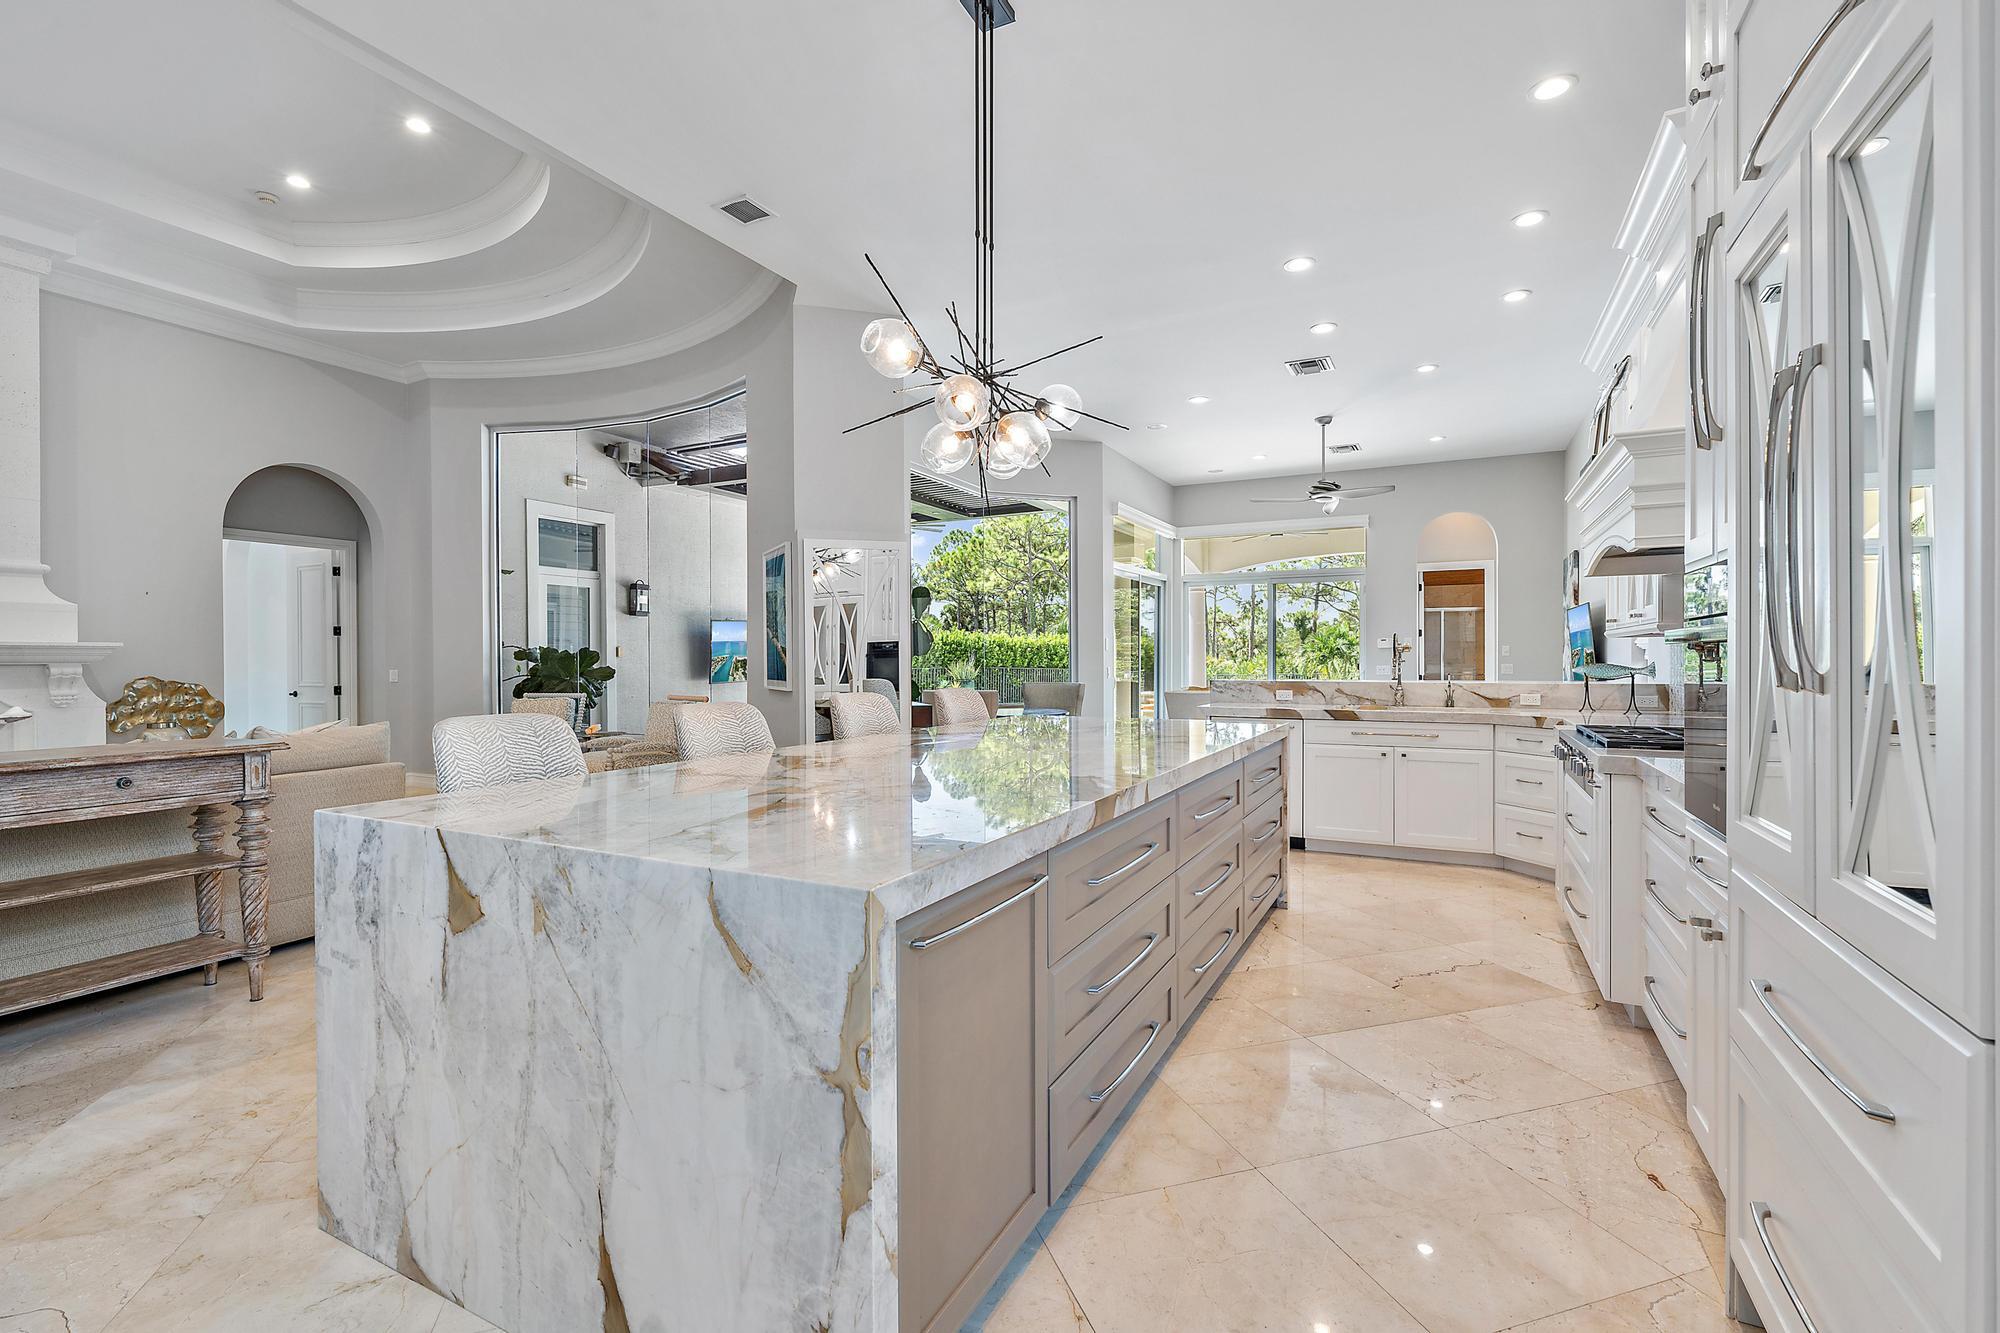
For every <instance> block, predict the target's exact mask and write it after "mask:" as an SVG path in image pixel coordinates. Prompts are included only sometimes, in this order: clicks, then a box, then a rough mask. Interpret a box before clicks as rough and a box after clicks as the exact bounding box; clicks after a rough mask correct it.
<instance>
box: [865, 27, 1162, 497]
mask: <svg viewBox="0 0 2000 1333" xmlns="http://www.w3.org/2000/svg"><path fill="white" fill-rule="evenodd" d="M960 3H961V5H962V6H963V7H964V9H965V11H966V13H967V14H968V15H970V16H971V18H972V31H973V37H972V42H973V77H972V102H973V108H974V110H973V128H972V143H973V150H972V152H973V171H972V209H973V225H972V235H973V259H974V269H975V281H974V286H973V295H972V319H971V328H970V330H968V329H967V327H966V325H965V324H964V323H962V322H960V320H959V317H958V306H957V304H956V303H953V304H952V305H951V306H949V307H947V308H946V311H945V313H946V316H947V317H948V318H949V319H950V321H951V329H952V335H953V337H952V346H953V350H952V351H950V352H944V351H941V350H940V348H941V347H942V346H943V345H942V344H936V345H933V344H931V343H928V342H926V341H925V340H924V338H923V336H922V335H921V334H919V333H918V332H917V327H916V322H915V321H914V320H912V319H911V318H910V314H909V312H908V311H907V310H905V309H904V308H903V303H902V301H901V300H900V299H898V297H897V296H896V292H895V289H894V288H892V287H890V286H889V280H888V279H887V278H885V277H883V276H882V270H881V269H880V268H877V267H876V264H875V260H874V258H873V257H872V256H868V255H863V256H862V258H864V259H866V260H867V261H868V267H869V268H870V269H871V270H873V271H874V274H875V277H876V279H877V280H878V281H880V282H881V284H882V290H883V291H884V292H887V293H888V296H889V303H890V304H891V305H893V306H895V307H896V314H897V316H899V318H895V319H889V318H883V319H877V320H871V321H870V322H869V324H868V327H866V328H865V329H863V330H862V331H861V354H862V355H863V356H864V357H866V358H867V359H868V364H869V366H870V367H872V368H873V369H874V370H875V371H876V372H877V373H879V374H882V375H885V376H887V377H888V378H890V379H892V380H906V379H908V378H909V377H910V376H912V375H919V374H921V375H924V376H926V377H928V378H926V379H924V380H922V381H920V382H918V383H916V384H912V385H906V386H904V388H902V389H900V390H898V392H901V393H908V392H910V391H912V390H915V389H928V390H931V392H930V393H928V394H926V395H925V396H924V397H923V398H920V399H919V400H918V401H916V402H914V403H911V404H909V405H908V406H906V407H899V408H897V409H896V410H895V411H893V412H885V413H883V414H882V415H881V416H879V417H875V418H873V419H872V420H869V421H864V422H862V423H861V425H859V426H850V427H848V429H847V430H846V431H843V432H842V434H852V433H853V432H855V431H857V430H862V429H864V428H866V427H868V426H872V425H875V424H876V423H877V422H881V421H888V420H890V419H891V418H893V417H900V416H903V415H905V414H907V413H910V412H917V411H921V410H922V409H923V408H925V407H933V408H934V409H935V410H936V412H937V416H938V422H937V424H936V425H935V426H932V427H931V429H930V433H929V434H927V435H926V436H924V443H923V455H924V462H925V463H926V464H928V465H929V466H930V467H931V468H933V469H934V470H936V471H938V472H957V471H960V470H962V469H963V468H965V467H967V466H971V467H973V468H975V469H976V470H977V471H978V473H979V489H980V493H981V494H982V495H983V494H984V493H985V491H986V480H987V478H989V477H995V478H1006V477H1011V476H1014V475H1015V474H1016V473H1019V472H1021V471H1023V470H1024V469H1027V468H1032V467H1039V466H1041V464H1042V460H1043V459H1044V458H1046V457H1047V456H1048V452H1049V448H1050V436H1049V432H1050V431H1051V430H1071V429H1074V428H1075V426H1076V424H1077V422H1078V421H1080V420H1081V419H1083V418H1084V417H1089V418H1090V419H1091V420H1092V421H1096V422H1100V423H1102V424H1103V425H1106V426H1110V427H1112V428H1113V429H1116V430H1125V429H1127V428H1126V427H1124V426H1121V425H1119V424H1118V423H1117V422H1115V421H1110V420H1107V419H1106V418H1104V417H1100V416H1097V415H1095V414H1093V413H1090V412H1086V411H1084V410H1083V396H1082V395H1081V394H1079V393H1077V391H1076V390H1075V389H1073V388H1071V387H1070V386H1069V385H1067V384H1051V385H1049V386H1047V387H1046V388H1044V389H1043V390H1042V391H1041V392H1040V393H1039V394H1031V393H1028V392H1026V391H1025V390H1022V389H1020V388H1017V387H1015V385H1014V383H1013V381H1014V377H1015V376H1017V375H1019V374H1020V373H1021V372H1022V371H1024V370H1026V369H1027V368H1028V367H1030V366H1035V365H1040V364H1041V363H1042V362H1044V361H1047V360H1049V359H1051V358H1053V357H1057V356H1061V355H1062V354H1063V353H1064V352H1073V351H1075V350H1076V349H1077V348H1079V347H1087V346H1089V345H1090V344H1091V343H1094V342H1096V341H1098V339H1099V338H1102V337H1103V336H1104V335H1103V334H1098V335H1097V336H1096V337H1091V338H1085V339H1084V340H1083V341H1082V342H1077V343H1071V344H1070V345H1069V346H1067V347H1062V348H1058V349H1057V350H1056V351H1053V352H1045V353H1043V354H1042V355H1041V356H1037V357H1032V358H1030V359H1029V360H1026V361H1021V362H1018V363H1015V364H1012V365H1009V364H1007V363H1006V362H1005V361H1004V360H1003V358H1002V357H1001V356H1000V354H999V351H998V349H997V348H996V347H995V345H994V332H993V329H994V306H995V304H996V302H995V300H994V291H993V287H994V277H993V232H994V219H995V215H996V214H997V212H998V198H999V189H998V186H997V184H996V181H995V170H994V153H993V134H994V130H993V125H994V77H995V76H994V69H995V66H994V54H995V52H994V41H993V35H994V32H995V31H996V30H997V29H999V28H1001V27H1004V26H1005V25H1007V24H1009V23H1012V22H1013V21H1014V17H1015V15H1014V7H1013V5H1012V3H1010V0H960ZM1056 174H1058V175H1060V171H1059V170H1058V171H1057V173H1056Z"/></svg>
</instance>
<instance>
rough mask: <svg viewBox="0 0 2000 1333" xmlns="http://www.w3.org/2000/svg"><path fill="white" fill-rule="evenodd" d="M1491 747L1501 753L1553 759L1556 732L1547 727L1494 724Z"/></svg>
mask: <svg viewBox="0 0 2000 1333" xmlns="http://www.w3.org/2000/svg"><path fill="white" fill-rule="evenodd" d="M1493 748H1494V749H1495V750H1498V751H1500V752H1501V753H1503V754H1532V755H1539V756H1541V757H1542V758H1543V759H1549V760H1553V759H1554V758H1555V750H1556V733H1555V731H1554V730H1553V729H1552V728H1549V727H1506V726H1500V725H1498V724H1496V725H1495V726H1494V728H1493Z"/></svg>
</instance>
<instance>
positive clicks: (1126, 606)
mask: <svg viewBox="0 0 2000 1333" xmlns="http://www.w3.org/2000/svg"><path fill="white" fill-rule="evenodd" d="M1168 548H1169V539H1168V537H1167V535H1166V534H1165V533H1164V532H1163V531H1161V530H1160V529H1159V528H1156V527H1154V526H1153V525H1151V524H1149V523H1145V522H1142V521H1140V520H1139V519H1137V518H1132V517H1128V516H1126V515H1124V514H1120V515H1118V516H1116V517H1114V518H1113V519H1112V520H1111V693H1112V700H1111V702H1112V708H1111V713H1112V716H1114V717H1156V716H1158V715H1159V698H1160V665H1161V655H1160V606H1161V604H1162V603H1163V602H1164V601H1165V600H1166V595H1167V594H1166V577H1165V574H1164V572H1163V571H1164V570H1165V569H1166V560H1165V557H1164V552H1165V551H1166V550H1167V549H1168Z"/></svg>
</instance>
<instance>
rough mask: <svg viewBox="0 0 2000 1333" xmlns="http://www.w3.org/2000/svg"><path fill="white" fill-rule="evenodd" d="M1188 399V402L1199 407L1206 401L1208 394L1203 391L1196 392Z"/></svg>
mask: <svg viewBox="0 0 2000 1333" xmlns="http://www.w3.org/2000/svg"><path fill="white" fill-rule="evenodd" d="M1188 401H1189V402H1190V403H1193V404H1194V405H1195V406H1196V407H1200V406H1201V405H1202V404H1203V403H1205V402H1207V401H1208V395H1207V394H1205V393H1198V394H1196V395H1194V397H1192V398H1190V399H1188Z"/></svg>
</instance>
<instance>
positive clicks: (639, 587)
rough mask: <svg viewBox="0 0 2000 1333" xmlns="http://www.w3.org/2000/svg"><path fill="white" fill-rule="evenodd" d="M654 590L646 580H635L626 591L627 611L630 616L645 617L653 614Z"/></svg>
mask: <svg viewBox="0 0 2000 1333" xmlns="http://www.w3.org/2000/svg"><path fill="white" fill-rule="evenodd" d="M652 592H653V589H652V587H651V585H649V584H648V583H647V582H646V580H644V579H633V580H632V584H631V586H630V587H628V588H626V589H625V611H626V613H627V614H628V615H634V616H645V615H651V614H652V605H651V598H652Z"/></svg>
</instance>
